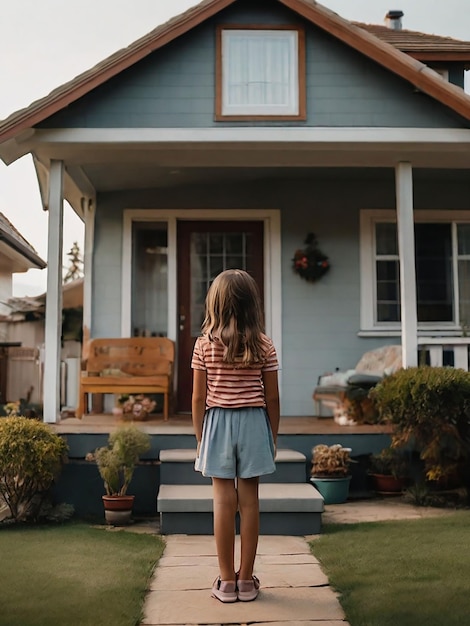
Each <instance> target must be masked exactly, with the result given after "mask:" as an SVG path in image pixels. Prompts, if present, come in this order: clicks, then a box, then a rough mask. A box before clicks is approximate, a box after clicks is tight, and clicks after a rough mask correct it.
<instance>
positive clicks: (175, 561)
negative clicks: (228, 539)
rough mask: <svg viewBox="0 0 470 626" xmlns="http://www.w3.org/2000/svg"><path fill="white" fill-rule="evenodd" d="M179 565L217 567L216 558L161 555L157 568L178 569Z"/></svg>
mask: <svg viewBox="0 0 470 626" xmlns="http://www.w3.org/2000/svg"><path fill="white" fill-rule="evenodd" d="M181 565H187V566H188V567H192V566H193V565H196V566H197V565H201V566H202V565H208V566H211V565H217V557H216V556H196V555H193V556H187V557H185V556H165V555H163V556H162V558H161V559H160V561H159V564H158V567H180V566H181Z"/></svg>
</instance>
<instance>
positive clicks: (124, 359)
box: [75, 337, 175, 420]
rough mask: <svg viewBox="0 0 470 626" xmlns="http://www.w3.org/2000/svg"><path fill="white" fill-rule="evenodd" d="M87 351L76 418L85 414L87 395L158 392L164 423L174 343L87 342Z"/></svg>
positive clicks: (156, 340)
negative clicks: (162, 401)
mask: <svg viewBox="0 0 470 626" xmlns="http://www.w3.org/2000/svg"><path fill="white" fill-rule="evenodd" d="M87 348H88V351H87V352H88V358H87V359H86V360H84V361H83V364H82V372H81V377H80V392H79V405H78V408H77V411H76V413H75V416H76V417H78V418H79V419H81V418H82V416H83V415H84V414H85V413H86V412H87V406H88V394H89V393H99V394H102V393H113V394H121V393H128V394H138V393H147V394H154V393H159V394H163V397H164V404H163V417H164V419H165V420H168V414H169V405H170V400H171V397H172V392H173V365H174V361H175V344H174V342H173V341H171V339H167V338H165V337H130V338H121V337H120V338H107V339H91V340H90V342H89V344H88V346H87Z"/></svg>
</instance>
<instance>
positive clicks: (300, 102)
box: [216, 26, 305, 120]
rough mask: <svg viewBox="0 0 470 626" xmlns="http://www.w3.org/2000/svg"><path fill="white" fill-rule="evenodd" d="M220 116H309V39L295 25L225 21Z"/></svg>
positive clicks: (219, 77) (221, 36) (221, 31)
mask: <svg viewBox="0 0 470 626" xmlns="http://www.w3.org/2000/svg"><path fill="white" fill-rule="evenodd" d="M217 44H218V45H217V98H216V119H218V120H227V119H228V120H230V119H232V120H233V119H238V120H243V119H247V118H248V119H284V120H285V119H295V120H298V119H305V41H304V33H303V31H302V30H300V29H298V28H293V27H276V26H269V27H266V28H264V27H263V28H261V27H253V28H247V27H243V28H240V27H220V28H219V29H218V33H217Z"/></svg>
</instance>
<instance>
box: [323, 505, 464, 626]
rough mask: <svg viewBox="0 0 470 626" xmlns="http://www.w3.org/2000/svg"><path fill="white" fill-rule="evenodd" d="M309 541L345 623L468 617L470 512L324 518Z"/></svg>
mask: <svg viewBox="0 0 470 626" xmlns="http://www.w3.org/2000/svg"><path fill="white" fill-rule="evenodd" d="M311 547H312V551H313V553H314V555H315V556H316V557H317V558H318V559H319V560H320V561H321V563H322V566H323V568H324V571H325V573H326V574H327V575H328V577H329V579H330V583H331V585H332V586H333V587H334V588H335V589H336V590H337V591H338V592H339V593H340V594H341V595H340V600H341V604H342V606H343V608H344V610H345V612H346V618H347V619H348V621H349V622H350V624H351V626H421V625H423V626H464V625H466V624H470V511H456V512H455V513H453V514H451V515H449V516H443V517H436V518H428V519H422V520H415V521H399V522H380V523H363V524H341V525H326V526H325V527H324V531H323V534H322V535H321V536H320V538H319V539H316V540H314V541H312V542H311Z"/></svg>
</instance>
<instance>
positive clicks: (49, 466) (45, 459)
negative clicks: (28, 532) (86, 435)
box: [0, 417, 67, 521]
mask: <svg viewBox="0 0 470 626" xmlns="http://www.w3.org/2000/svg"><path fill="white" fill-rule="evenodd" d="M66 452H67V445H66V443H65V442H64V440H63V439H62V438H61V437H59V435H57V434H56V433H55V432H54V431H53V430H52V428H51V427H50V426H48V425H47V424H43V423H42V422H38V421H36V420H30V419H26V418H24V417H6V418H3V419H1V420H0V494H1V495H2V496H3V498H4V499H5V502H6V504H7V505H8V508H9V509H10V513H11V516H12V518H13V519H14V520H15V521H25V520H30V519H31V520H37V519H38V517H39V512H40V509H41V506H42V503H43V501H44V499H45V497H46V495H47V492H48V490H49V488H50V487H51V485H52V484H53V482H54V480H55V478H56V477H57V475H58V474H59V472H60V470H61V468H62V463H63V461H64V460H65V455H66Z"/></svg>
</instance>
